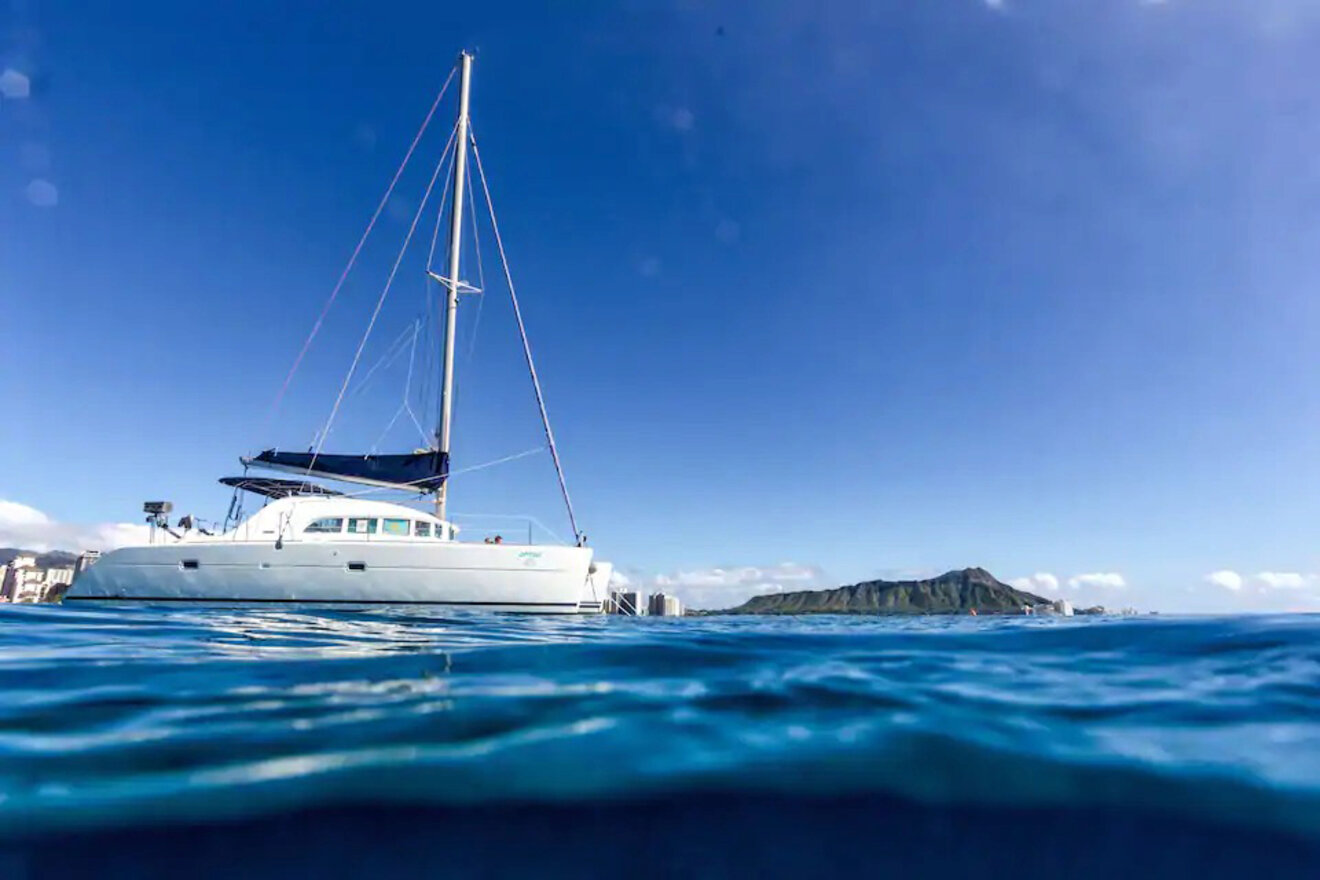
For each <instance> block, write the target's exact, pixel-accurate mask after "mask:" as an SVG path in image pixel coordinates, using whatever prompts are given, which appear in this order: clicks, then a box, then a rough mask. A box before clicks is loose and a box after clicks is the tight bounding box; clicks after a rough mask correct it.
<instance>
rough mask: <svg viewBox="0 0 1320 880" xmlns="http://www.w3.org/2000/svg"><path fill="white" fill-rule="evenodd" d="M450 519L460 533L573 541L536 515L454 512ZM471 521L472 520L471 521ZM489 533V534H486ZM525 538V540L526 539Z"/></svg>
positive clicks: (529, 541) (529, 540) (512, 539)
mask: <svg viewBox="0 0 1320 880" xmlns="http://www.w3.org/2000/svg"><path fill="white" fill-rule="evenodd" d="M450 519H451V520H452V521H453V522H454V524H455V525H457V526H458V528H459V532H460V534H461V533H463V532H467V533H468V534H471V533H473V532H476V533H479V534H484V536H485V537H487V538H492V539H493V538H494V537H496V536H499V537H501V538H503V539H504V540H505V541H508V542H510V543H514V544H519V543H524V542H525V543H527V544H538V543H539V544H570V543H572V542H571V541H566V540H564V537H563V536H562V535H560V534H559V533H558V532H556V531H555V530H554V529H552V528H550V527H549V526H547V525H546V524H545V523H543V522H541V521H540V520H539V519H537V518H536V517H534V516H530V515H528V514H509V513H453V514H450ZM469 521H470V522H469ZM485 533H489V534H485ZM524 539H525V541H524Z"/></svg>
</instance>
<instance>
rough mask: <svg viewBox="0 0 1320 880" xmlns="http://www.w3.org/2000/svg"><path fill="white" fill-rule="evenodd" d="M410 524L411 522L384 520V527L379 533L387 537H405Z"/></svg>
mask: <svg viewBox="0 0 1320 880" xmlns="http://www.w3.org/2000/svg"><path fill="white" fill-rule="evenodd" d="M411 522H412V521H411V520H406V519H387V520H385V527H384V528H383V529H381V531H383V532H384V533H385V534H387V535H406V534H408V527H409V525H410V524H411Z"/></svg>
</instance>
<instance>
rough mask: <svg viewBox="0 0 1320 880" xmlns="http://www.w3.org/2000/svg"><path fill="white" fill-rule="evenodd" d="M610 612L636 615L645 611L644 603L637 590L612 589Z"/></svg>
mask: <svg viewBox="0 0 1320 880" xmlns="http://www.w3.org/2000/svg"><path fill="white" fill-rule="evenodd" d="M610 613H611V614H626V615H631V616H633V617H638V616H640V615H643V614H645V613H646V604H645V602H644V601H643V599H642V594H641V593H640V592H638V591H637V590H614V591H613V592H611V593H610Z"/></svg>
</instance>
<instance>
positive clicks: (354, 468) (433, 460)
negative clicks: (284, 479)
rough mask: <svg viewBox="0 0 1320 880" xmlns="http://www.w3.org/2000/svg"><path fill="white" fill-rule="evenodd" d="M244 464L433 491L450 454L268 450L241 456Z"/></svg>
mask: <svg viewBox="0 0 1320 880" xmlns="http://www.w3.org/2000/svg"><path fill="white" fill-rule="evenodd" d="M243 463H244V464H246V465H252V466H255V467H264V468H270V469H271V470H277V471H291V472H293V473H297V474H302V475H303V476H309V477H328V478H330V479H334V480H343V481H345V482H348V483H366V484H367V485H370V486H384V487H386V488H390V489H413V490H415V491H418V492H434V491H435V490H436V489H439V488H440V486H441V485H443V484H444V482H445V478H446V477H448V476H449V455H448V454H447V453H444V452H441V451H439V450H438V449H424V450H422V451H420V452H412V453H408V454H405V455H330V454H327V453H324V452H323V453H321V454H319V455H315V454H313V453H311V452H277V451H276V450H274V449H267V450H266V451H265V452H262V453H260V454H258V455H255V456H253V457H252V458H245V459H243Z"/></svg>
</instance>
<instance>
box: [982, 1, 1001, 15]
mask: <svg viewBox="0 0 1320 880" xmlns="http://www.w3.org/2000/svg"><path fill="white" fill-rule="evenodd" d="M985 5H986V6H989V7H990V8H991V9H993V10H995V11H996V12H1002V11H1003V10H1004V0H985Z"/></svg>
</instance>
